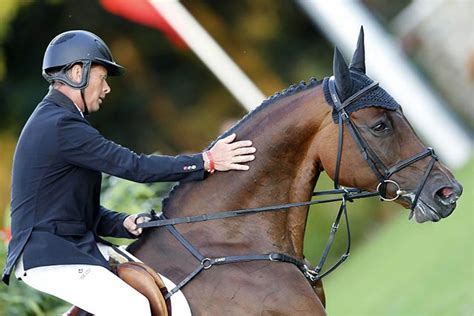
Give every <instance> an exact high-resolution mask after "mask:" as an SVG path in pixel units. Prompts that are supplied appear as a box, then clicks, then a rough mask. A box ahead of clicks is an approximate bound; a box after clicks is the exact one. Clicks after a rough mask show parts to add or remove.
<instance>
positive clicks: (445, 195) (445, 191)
mask: <svg viewBox="0 0 474 316" xmlns="http://www.w3.org/2000/svg"><path fill="white" fill-rule="evenodd" d="M436 196H437V197H438V198H439V199H440V201H441V202H442V203H443V204H446V205H449V204H453V203H455V202H456V200H457V199H458V195H457V194H456V192H454V189H453V188H452V187H444V188H441V189H439V190H438V191H436Z"/></svg>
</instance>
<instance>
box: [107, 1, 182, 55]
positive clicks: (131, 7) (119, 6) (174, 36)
mask: <svg viewBox="0 0 474 316" xmlns="http://www.w3.org/2000/svg"><path fill="white" fill-rule="evenodd" d="M100 3H101V4H102V6H103V7H104V9H105V10H107V11H109V12H110V13H112V14H115V15H118V16H120V17H122V18H126V19H128V20H130V21H133V22H135V23H138V24H143V25H146V26H149V27H152V28H156V29H159V30H161V31H162V32H164V33H165V35H166V37H167V38H168V39H169V40H170V41H171V42H172V43H173V44H174V45H176V46H177V47H178V48H180V49H184V48H187V47H188V46H187V45H186V43H185V42H184V41H183V39H182V38H181V37H180V36H179V35H178V33H176V31H175V30H174V29H173V28H172V27H171V26H170V25H169V24H168V22H166V20H165V19H164V18H163V17H162V16H161V14H159V13H158V11H156V10H155V8H154V7H153V6H152V5H151V4H150V2H149V1H148V0H133V1H131V0H100Z"/></svg>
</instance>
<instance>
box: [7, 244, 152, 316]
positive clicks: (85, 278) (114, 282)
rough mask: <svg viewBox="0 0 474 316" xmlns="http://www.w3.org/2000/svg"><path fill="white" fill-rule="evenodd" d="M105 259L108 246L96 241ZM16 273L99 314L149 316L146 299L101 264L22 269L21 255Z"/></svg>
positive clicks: (100, 315)
mask: <svg viewBox="0 0 474 316" xmlns="http://www.w3.org/2000/svg"><path fill="white" fill-rule="evenodd" d="M98 246H99V250H100V251H101V253H102V255H103V256H104V257H105V258H106V259H108V258H109V255H108V251H109V249H111V247H109V246H106V245H103V244H100V243H99V244H98ZM15 276H16V277H17V278H21V280H22V281H24V282H25V283H26V284H28V285H29V286H31V287H32V288H35V289H37V290H39V291H41V292H45V293H47V294H50V295H53V296H56V297H58V298H60V299H62V300H64V301H66V302H68V303H71V304H73V305H75V306H78V307H80V308H81V309H83V310H85V311H87V312H89V313H91V314H94V315H98V316H103V315H116V316H120V315H123V316H129V315H137V316H149V315H151V312H150V305H149V303H148V299H147V298H146V297H145V296H143V295H142V294H141V293H139V292H138V291H136V290H135V289H134V288H132V287H131V286H130V285H128V284H127V283H125V282H124V281H122V280H121V279H120V278H119V277H117V276H116V275H115V274H113V273H112V272H110V271H109V270H107V269H106V268H104V267H101V266H94V265H87V264H67V265H54V266H45V267H38V268H32V269H28V270H26V271H25V270H24V268H23V255H22V256H21V257H20V259H19V260H18V263H17V265H16V268H15Z"/></svg>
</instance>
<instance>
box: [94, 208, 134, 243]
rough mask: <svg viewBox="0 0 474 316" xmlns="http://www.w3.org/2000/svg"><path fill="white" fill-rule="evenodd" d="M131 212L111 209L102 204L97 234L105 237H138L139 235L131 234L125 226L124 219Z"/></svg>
mask: <svg viewBox="0 0 474 316" xmlns="http://www.w3.org/2000/svg"><path fill="white" fill-rule="evenodd" d="M128 215H129V214H126V213H119V212H115V211H111V210H108V209H106V208H105V207H103V206H102V205H101V206H100V219H99V223H98V225H97V230H96V232H97V234H98V235H99V236H104V237H119V238H137V236H135V235H133V234H130V233H129V232H128V230H127V229H126V228H125V227H124V226H123V221H124V220H125V218H127V216H128Z"/></svg>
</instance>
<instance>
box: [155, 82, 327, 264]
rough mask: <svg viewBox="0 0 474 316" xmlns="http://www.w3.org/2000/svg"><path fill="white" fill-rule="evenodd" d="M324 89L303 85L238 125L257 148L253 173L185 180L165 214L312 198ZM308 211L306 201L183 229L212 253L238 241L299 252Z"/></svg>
mask: <svg viewBox="0 0 474 316" xmlns="http://www.w3.org/2000/svg"><path fill="white" fill-rule="evenodd" d="M320 90H321V89H319V88H316V89H311V90H308V91H303V92H301V93H298V94H296V95H293V96H290V97H287V98H285V99H283V100H281V102H280V103H281V104H272V105H271V108H270V107H269V108H266V109H262V110H261V112H259V113H256V114H255V117H254V118H252V120H250V121H248V122H247V124H245V126H244V127H243V128H242V129H238V130H237V131H236V132H237V135H239V138H240V139H252V140H253V143H254V146H255V147H256V148H257V153H256V157H257V158H256V160H255V161H253V162H252V163H250V168H251V169H250V171H247V172H241V171H232V172H225V173H219V172H218V173H216V174H214V175H212V176H210V177H209V178H208V179H206V180H205V181H202V182H194V183H187V184H185V185H180V186H179V187H178V188H177V189H176V190H175V192H174V193H173V194H172V197H170V199H169V201H168V202H167V203H166V205H165V206H166V207H165V209H164V211H165V214H166V215H167V216H168V217H180V216H190V215H197V214H204V213H213V212H217V211H226V210H234V209H240V208H249V207H260V206H267V205H276V204H283V203H289V202H299V201H307V200H309V199H310V198H311V192H312V190H313V188H314V186H315V184H316V181H317V177H318V175H319V168H318V165H317V164H316V162H315V159H314V157H315V156H316V153H315V148H313V147H314V142H313V138H314V136H315V134H316V132H317V129H318V127H319V125H318V124H319V123H320V121H319V119H320V118H321V119H322V117H323V116H324V115H325V114H327V109H326V107H325V106H321V105H320V104H319V105H317V104H315V103H321V94H322V93H321V91H320ZM318 100H319V101H318ZM307 212H308V208H307V207H302V208H294V209H290V210H288V211H277V212H271V213H265V214H258V215H248V216H242V217H238V218H233V219H227V220H217V221H213V222H206V223H200V224H193V225H183V226H182V228H181V227H180V230H181V231H182V232H183V233H184V234H185V235H186V234H188V235H190V236H194V237H196V238H197V239H198V241H197V244H196V246H197V247H199V248H201V249H202V248H203V247H204V248H206V249H207V250H208V251H209V252H213V250H215V252H219V251H221V250H222V249H227V250H228V249H229V248H232V245H234V246H235V248H236V249H239V250H240V251H242V252H243V253H248V252H253V253H255V252H268V251H281V252H286V253H290V254H293V255H295V256H298V257H302V253H303V238H304V231H305V226H306V218H307ZM184 226H186V227H184ZM196 238H195V239H196ZM199 240H201V241H199ZM221 246H222V247H221ZM243 249H244V250H243Z"/></svg>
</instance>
